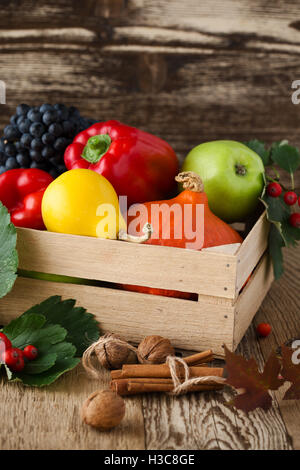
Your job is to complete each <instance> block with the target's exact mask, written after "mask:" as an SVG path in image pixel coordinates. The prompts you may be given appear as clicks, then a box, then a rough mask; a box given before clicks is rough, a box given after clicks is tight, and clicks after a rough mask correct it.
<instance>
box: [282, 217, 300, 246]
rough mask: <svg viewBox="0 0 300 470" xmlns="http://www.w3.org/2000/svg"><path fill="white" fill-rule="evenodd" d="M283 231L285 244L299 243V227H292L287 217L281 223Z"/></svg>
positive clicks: (293, 244)
mask: <svg viewBox="0 0 300 470" xmlns="http://www.w3.org/2000/svg"><path fill="white" fill-rule="evenodd" d="M281 231H282V236H283V238H284V240H285V244H286V245H287V246H289V245H291V246H295V245H297V241H299V240H300V230H299V228H297V227H292V225H291V224H290V223H289V220H288V219H286V220H284V221H283V222H282V224H281Z"/></svg>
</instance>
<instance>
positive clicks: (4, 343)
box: [0, 333, 12, 349]
mask: <svg viewBox="0 0 300 470" xmlns="http://www.w3.org/2000/svg"><path fill="white" fill-rule="evenodd" d="M11 347H12V345H11V341H10V340H9V339H8V337H7V336H6V335H5V334H4V333H0V349H2V348H3V349H10V348H11Z"/></svg>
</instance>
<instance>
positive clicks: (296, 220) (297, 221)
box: [289, 212, 300, 228]
mask: <svg viewBox="0 0 300 470" xmlns="http://www.w3.org/2000/svg"><path fill="white" fill-rule="evenodd" d="M289 222H290V225H291V226H292V227H296V228H300V214H299V213H298V212H295V213H294V214H291V215H290V218H289Z"/></svg>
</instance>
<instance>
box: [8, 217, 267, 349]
mask: <svg viewBox="0 0 300 470" xmlns="http://www.w3.org/2000/svg"><path fill="white" fill-rule="evenodd" d="M268 230H269V223H268V222H267V220H266V215H265V213H264V214H262V215H261V216H260V218H259V219H258V220H257V222H256V224H255V225H254V227H253V228H252V230H251V231H250V232H249V234H248V236H247V237H246V238H245V240H244V242H243V243H242V245H241V246H240V248H239V249H238V251H237V253H236V254H235V255H228V254H224V253H217V252H212V251H193V250H183V249H180V248H173V247H163V246H152V245H136V244H130V243H126V242H120V241H115V240H102V239H97V238H90V237H81V236H73V235H64V234H58V233H50V232H42V231H36V230H30V229H18V245H17V249H18V253H19V258H20V264H19V267H20V269H22V270H27V271H36V272H43V273H48V274H60V275H66V276H75V277H79V278H83V279H87V280H98V281H102V284H101V287H99V286H98V285H97V286H95V285H78V284H66V283H57V282H49V281H42V280H36V279H28V278H24V277H18V279H17V281H16V283H15V285H14V287H13V289H12V291H11V292H10V293H9V294H8V295H7V296H6V297H4V298H3V299H1V301H0V323H1V324H5V323H7V322H9V321H10V320H12V319H13V318H15V317H17V316H19V315H20V314H21V313H22V312H24V311H25V310H26V309H27V308H29V307H31V306H32V305H34V304H36V303H39V302H41V301H42V300H44V299H45V298H47V297H49V296H51V295H62V296H63V298H74V299H77V301H78V303H79V304H80V305H82V306H84V307H85V308H87V309H88V310H89V311H90V312H92V313H94V314H95V316H96V318H97V320H98V321H99V324H100V327H101V330H102V331H103V332H105V331H110V332H115V333H119V334H121V335H123V336H124V337H125V338H126V339H127V340H129V341H133V342H139V341H140V340H141V339H142V338H143V337H144V336H146V335H150V334H159V335H163V336H167V337H168V338H169V339H170V340H171V342H172V344H173V345H174V346H176V347H178V348H182V349H189V350H196V351H197V350H203V349H206V348H213V350H214V352H215V353H216V354H217V355H218V356H222V355H223V348H222V345H223V344H224V343H226V345H227V346H228V347H229V348H232V349H235V348H236V347H237V345H238V343H239V342H240V340H241V339H242V337H243V335H244V333H245V331H246V329H247V328H248V326H249V325H250V323H251V321H252V318H253V316H254V315H255V313H256V312H257V310H258V308H259V306H260V304H261V302H262V300H263V298H264V297H265V295H266V293H267V291H268V289H269V287H270V285H271V283H272V280H273V271H272V267H271V263H270V262H269V259H268V256H267V254H266V249H267V238H268V237H267V235H268ZM252 272H253V274H252V276H251V278H250V281H249V282H248V283H247V284H246V286H245V287H244V288H243V289H242V286H243V285H244V283H245V281H246V280H247V279H248V277H249V275H250V274H251V273H252ZM124 283H126V284H134V285H140V286H148V287H155V288H162V289H172V290H177V291H181V292H191V293H196V294H198V300H197V301H192V300H183V299H178V298H167V297H163V296H156V295H149V294H142V293H137V292H128V291H124V290H120V289H118V288H116V286H117V285H119V284H124ZM91 284H93V283H92V282H91Z"/></svg>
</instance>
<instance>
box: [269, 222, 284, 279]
mask: <svg viewBox="0 0 300 470" xmlns="http://www.w3.org/2000/svg"><path fill="white" fill-rule="evenodd" d="M283 245H284V242H283V240H282V236H281V234H280V233H279V231H278V229H277V227H276V226H275V225H273V224H272V225H271V227H270V233H269V253H270V255H271V258H272V262H273V269H274V276H275V279H279V278H280V277H281V276H282V274H283V256H282V247H283Z"/></svg>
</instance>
